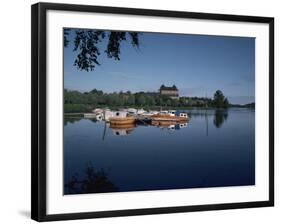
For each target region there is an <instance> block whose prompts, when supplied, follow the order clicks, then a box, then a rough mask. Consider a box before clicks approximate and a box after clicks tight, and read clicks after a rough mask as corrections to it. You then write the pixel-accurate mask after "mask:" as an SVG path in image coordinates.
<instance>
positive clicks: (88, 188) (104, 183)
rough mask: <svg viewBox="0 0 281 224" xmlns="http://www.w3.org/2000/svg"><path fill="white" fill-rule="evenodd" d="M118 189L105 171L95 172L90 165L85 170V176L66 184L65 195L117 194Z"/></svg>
mask: <svg viewBox="0 0 281 224" xmlns="http://www.w3.org/2000/svg"><path fill="white" fill-rule="evenodd" d="M116 191H118V188H117V187H116V186H115V185H114V184H113V183H112V182H111V181H110V180H109V179H108V177H107V174H106V173H105V172H104V170H103V169H101V170H95V169H94V167H93V166H92V164H91V163H89V164H88V165H87V167H86V170H85V176H84V177H82V178H81V179H78V177H77V176H72V179H71V180H70V181H69V182H68V183H66V184H65V194H86V193H105V192H116Z"/></svg>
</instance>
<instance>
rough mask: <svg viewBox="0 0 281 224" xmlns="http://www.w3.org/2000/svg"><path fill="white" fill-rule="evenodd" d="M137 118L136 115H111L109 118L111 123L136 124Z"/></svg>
mask: <svg viewBox="0 0 281 224" xmlns="http://www.w3.org/2000/svg"><path fill="white" fill-rule="evenodd" d="M135 122H136V119H135V118H134V117H111V118H109V123H110V125H129V124H135Z"/></svg>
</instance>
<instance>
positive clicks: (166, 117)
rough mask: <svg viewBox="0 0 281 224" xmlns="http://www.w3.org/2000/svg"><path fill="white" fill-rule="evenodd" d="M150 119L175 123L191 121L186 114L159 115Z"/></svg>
mask: <svg viewBox="0 0 281 224" xmlns="http://www.w3.org/2000/svg"><path fill="white" fill-rule="evenodd" d="M150 118H151V119H152V121H175V122H180V121H187V120H188V119H189V118H188V115H187V114H186V113H180V114H179V115H178V116H175V115H171V114H161V113H159V114H155V115H152V116H150Z"/></svg>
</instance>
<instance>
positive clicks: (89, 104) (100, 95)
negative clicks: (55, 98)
mask: <svg viewBox="0 0 281 224" xmlns="http://www.w3.org/2000/svg"><path fill="white" fill-rule="evenodd" d="M229 106H230V105H229V103H228V100H227V98H225V97H224V96H223V94H222V92H221V91H219V90H218V91H216V93H215V94H214V98H213V99H211V98H204V97H180V98H179V99H171V98H170V97H168V96H165V95H160V94H159V93H156V92H137V93H131V92H130V91H127V92H118V93H117V92H114V93H104V92H103V91H101V90H97V89H93V90H92V91H90V92H83V93H82V92H79V91H71V90H66V89H65V90H64V112H65V113H74V112H89V111H91V110H92V109H94V108H96V107H109V108H118V107H136V108H140V107H141V108H144V109H152V108H157V107H159V108H160V107H163V108H188V107H215V108H227V107H229Z"/></svg>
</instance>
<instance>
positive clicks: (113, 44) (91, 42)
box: [64, 28, 140, 71]
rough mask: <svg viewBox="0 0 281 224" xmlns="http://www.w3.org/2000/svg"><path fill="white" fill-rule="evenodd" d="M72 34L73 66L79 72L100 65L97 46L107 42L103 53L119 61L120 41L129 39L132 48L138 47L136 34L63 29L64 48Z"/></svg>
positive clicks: (137, 35)
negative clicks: (74, 52)
mask: <svg viewBox="0 0 281 224" xmlns="http://www.w3.org/2000/svg"><path fill="white" fill-rule="evenodd" d="M71 32H73V34H74V51H77V52H78V53H77V57H76V59H75V61H74V66H76V67H77V68H78V69H79V70H85V71H92V70H94V69H95V67H96V66H97V65H100V63H99V61H98V57H99V55H100V54H101V52H100V49H99V46H98V44H99V43H101V42H102V41H107V45H106V46H107V47H106V50H105V53H106V55H107V57H108V58H113V59H115V60H118V61H119V60H120V54H121V51H120V45H121V42H122V41H126V40H127V38H128V37H129V38H130V43H131V45H132V46H133V47H136V48H138V47H139V34H140V33H138V32H115V31H103V30H92V29H75V31H74V30H71V29H68V28H66V29H64V46H65V47H68V46H69V43H70V41H69V38H68V37H69V35H70V33H71Z"/></svg>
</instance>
